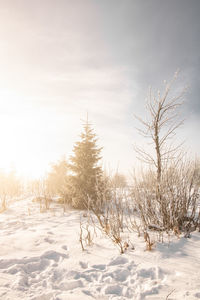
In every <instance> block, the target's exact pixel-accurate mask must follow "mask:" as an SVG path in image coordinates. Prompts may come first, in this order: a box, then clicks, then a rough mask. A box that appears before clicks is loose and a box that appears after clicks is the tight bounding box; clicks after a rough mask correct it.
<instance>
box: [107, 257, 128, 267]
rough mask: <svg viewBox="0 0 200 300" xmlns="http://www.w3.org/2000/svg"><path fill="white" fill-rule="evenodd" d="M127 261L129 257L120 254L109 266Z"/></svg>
mask: <svg viewBox="0 0 200 300" xmlns="http://www.w3.org/2000/svg"><path fill="white" fill-rule="evenodd" d="M126 263H128V259H127V258H126V257H123V256H118V257H117V258H115V259H113V260H112V261H111V262H110V263H109V266H116V265H124V264H126Z"/></svg>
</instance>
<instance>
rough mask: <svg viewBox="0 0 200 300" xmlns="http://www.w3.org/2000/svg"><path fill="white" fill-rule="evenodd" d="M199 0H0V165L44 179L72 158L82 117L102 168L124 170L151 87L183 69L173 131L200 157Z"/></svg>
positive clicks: (130, 165) (128, 166)
mask: <svg viewBox="0 0 200 300" xmlns="http://www.w3.org/2000/svg"><path fill="white" fill-rule="evenodd" d="M199 15H200V1H199V0H190V1H187V0H167V1H164V0H148V1H146V0H142V1H141V0H123V1H122V0H109V1H108V0H101V1H98V0H73V1H71V0H57V1H54V0H43V1H39V0H34V1H31V0H2V1H0V137H1V147H0V168H10V167H11V166H12V167H13V166H14V168H16V170H17V172H19V173H20V174H21V175H23V176H35V177H36V176H42V175H43V174H44V173H45V172H46V171H47V170H48V166H49V163H50V162H55V161H57V160H59V159H60V158H61V157H62V156H63V155H65V156H66V158H68V157H69V156H70V155H71V154H72V149H73V145H74V143H75V142H76V141H77V140H79V135H80V132H81V130H82V123H83V120H84V119H85V118H86V115H87V113H88V114H89V119H90V121H91V123H92V124H93V127H94V129H95V132H96V133H97V135H98V137H99V140H98V144H99V146H103V152H102V156H103V165H104V167H105V168H107V169H108V170H110V171H112V172H113V171H116V170H119V171H120V172H122V173H127V172H129V171H130V170H131V169H132V168H133V167H134V165H136V164H137V162H136V158H135V156H136V155H135V153H134V147H133V145H134V144H135V143H136V144H137V143H140V142H143V141H141V137H140V136H139V135H138V133H137V131H136V129H135V127H137V125H138V124H137V122H136V120H135V118H134V114H138V115H140V116H142V117H144V116H145V110H144V107H145V99H146V97H147V94H148V88H149V86H152V88H153V89H155V90H157V89H161V90H162V87H163V81H164V80H170V79H171V78H172V77H173V75H174V73H175V71H176V70H177V69H179V70H180V73H179V77H178V81H177V86H178V87H176V88H179V89H180V88H182V87H183V88H184V87H185V86H188V90H187V93H186V95H185V103H184V106H183V109H182V114H183V117H184V119H185V123H184V125H183V126H182V128H181V129H180V131H179V136H180V137H181V138H183V139H184V140H185V144H186V147H187V148H188V149H189V151H191V152H192V153H193V154H194V155H198V154H199V147H200V142H199V132H198V131H199V128H200V118H199V116H200V99H199V95H200V74H199V70H200V38H199V32H200V20H199Z"/></svg>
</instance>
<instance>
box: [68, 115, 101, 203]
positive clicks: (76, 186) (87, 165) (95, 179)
mask: <svg viewBox="0 0 200 300" xmlns="http://www.w3.org/2000/svg"><path fill="white" fill-rule="evenodd" d="M80 137H81V139H80V141H78V142H76V143H75V145H74V148H73V152H74V155H73V156H71V158H70V160H71V164H70V168H71V171H72V176H71V183H72V205H73V206H74V207H76V208H87V207H88V203H90V205H94V204H95V202H96V201H97V198H98V192H99V191H98V189H97V186H98V187H100V186H101V185H102V182H103V181H102V169H101V167H100V166H99V162H100V159H101V156H100V153H101V150H102V148H99V147H98V146H97V136H96V134H95V133H94V130H93V128H92V127H91V124H89V122H88V119H87V120H86V121H85V122H84V124H83V132H82V133H81V136H80Z"/></svg>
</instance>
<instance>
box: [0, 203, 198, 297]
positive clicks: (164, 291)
mask: <svg viewBox="0 0 200 300" xmlns="http://www.w3.org/2000/svg"><path fill="white" fill-rule="evenodd" d="M28 208H29V209H28ZM29 214H30V215H29ZM79 218H80V212H79V211H74V210H70V211H67V212H66V213H63V211H62V208H57V209H54V210H51V211H49V212H46V213H39V207H38V204H37V203H33V202H32V201H31V199H26V200H22V201H17V202H15V203H13V204H11V205H10V206H9V209H8V210H7V211H6V212H4V213H2V214H1V215H0V232H1V234H0V242H1V247H0V299H1V300H8V299H12V300H15V299H32V300H33V299H34V300H36V299H37V300H50V299H51V300H53V299H54V300H55V299H57V300H67V299H69V300H74V299H76V300H84V299H88V300H89V299H115V300H117V299H137V300H139V299H163V300H164V299H171V300H172V299H180V300H181V299H189V300H192V299H200V233H198V232H193V233H192V237H191V238H190V239H185V238H183V237H182V238H180V239H178V238H176V237H174V238H173V243H172V242H171V243H170V244H169V243H167V241H166V242H165V243H163V244H161V243H159V244H157V245H156V248H155V249H154V250H153V251H151V252H149V251H145V243H144V239H143V238H142V237H141V238H138V237H137V236H136V235H135V238H134V239H133V240H132V242H133V244H134V247H135V250H131V249H129V250H127V252H126V253H125V254H123V255H120V254H119V251H118V249H117V248H116V247H115V246H114V245H113V244H112V243H111V241H110V240H108V239H107V238H106V237H104V236H98V237H95V239H94V245H93V246H91V247H87V248H86V251H85V252H82V250H81V246H80V243H79ZM170 293H171V295H169V294H170ZM168 295H169V296H168Z"/></svg>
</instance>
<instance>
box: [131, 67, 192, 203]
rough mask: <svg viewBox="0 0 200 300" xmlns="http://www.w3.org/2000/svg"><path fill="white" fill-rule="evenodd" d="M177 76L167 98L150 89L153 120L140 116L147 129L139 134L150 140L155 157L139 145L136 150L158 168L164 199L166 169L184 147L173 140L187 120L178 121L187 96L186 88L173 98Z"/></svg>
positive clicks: (166, 84)
mask: <svg viewBox="0 0 200 300" xmlns="http://www.w3.org/2000/svg"><path fill="white" fill-rule="evenodd" d="M177 76H178V72H177V73H175V75H174V77H173V79H172V80H171V81H170V82H169V83H165V89H164V93H163V95H161V93H160V92H159V91H158V93H157V95H155V94H153V93H152V90H151V89H150V91H149V96H148V99H147V104H146V109H147V112H148V114H149V116H150V118H149V120H143V119H142V118H140V117H138V116H136V118H137V119H138V120H139V121H140V123H141V124H142V125H143V129H138V131H139V133H140V134H141V135H142V136H144V137H145V138H150V140H151V143H152V144H153V146H154V149H155V155H154V154H151V153H148V152H147V151H146V150H144V149H142V148H140V147H138V146H136V147H135V150H136V153H137V154H138V158H139V159H140V160H142V161H143V162H146V163H148V164H151V165H153V166H154V167H155V168H156V172H157V197H158V198H161V193H160V182H161V177H162V171H163V167H164V166H166V164H168V163H169V162H170V161H171V160H174V158H175V157H176V158H177V157H178V156H179V155H180V152H179V150H180V147H181V145H180V144H179V145H175V144H174V143H173V141H172V137H174V136H175V134H176V129H177V128H178V127H180V126H181V125H182V124H183V120H178V115H179V113H178V108H179V107H180V106H181V105H182V104H183V96H184V94H185V92H186V88H184V89H182V91H181V92H179V93H178V95H175V96H174V95H172V96H170V93H171V90H172V87H173V85H174V83H175V81H176V79H177ZM169 141H170V143H169ZM160 200H161V199H160Z"/></svg>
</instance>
